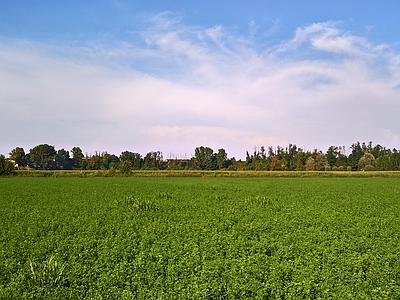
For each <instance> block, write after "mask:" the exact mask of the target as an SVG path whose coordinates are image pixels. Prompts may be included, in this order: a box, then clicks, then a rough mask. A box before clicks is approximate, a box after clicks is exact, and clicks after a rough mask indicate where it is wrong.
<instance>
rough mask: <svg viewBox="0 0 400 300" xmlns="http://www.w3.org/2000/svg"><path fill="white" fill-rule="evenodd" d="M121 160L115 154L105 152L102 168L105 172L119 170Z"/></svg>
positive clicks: (102, 157) (102, 155)
mask: <svg viewBox="0 0 400 300" xmlns="http://www.w3.org/2000/svg"><path fill="white" fill-rule="evenodd" d="M118 164H119V158H118V156H116V155H115V154H110V153H107V152H103V153H102V154H101V168H102V169H105V170H110V169H117V168H118Z"/></svg>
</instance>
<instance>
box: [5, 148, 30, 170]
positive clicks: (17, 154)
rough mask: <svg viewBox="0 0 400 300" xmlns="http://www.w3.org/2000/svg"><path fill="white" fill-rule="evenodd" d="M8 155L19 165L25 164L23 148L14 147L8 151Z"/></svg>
mask: <svg viewBox="0 0 400 300" xmlns="http://www.w3.org/2000/svg"><path fill="white" fill-rule="evenodd" d="M9 155H10V159H12V160H13V161H14V162H15V163H16V164H17V165H18V166H19V167H24V166H26V154H25V151H24V148H21V147H16V148H15V149H13V150H11V151H10V153H9Z"/></svg>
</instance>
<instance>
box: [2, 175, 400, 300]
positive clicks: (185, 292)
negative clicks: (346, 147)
mask: <svg viewBox="0 0 400 300" xmlns="http://www.w3.org/2000/svg"><path fill="white" fill-rule="evenodd" d="M399 216H400V179H399V178H320V177H315V178H312V177H310V178H239V177H237V178H229V177H226V178H225V177H216V178H212V177H210V178H179V177H173V178H163V177H159V178H155V177H130V178H127V177H125V178H124V177H93V178H74V177H66V178H44V177H42V178H41V177H37V178H31V177H13V178H0V222H1V223H0V225H1V226H0V299H400V218H399Z"/></svg>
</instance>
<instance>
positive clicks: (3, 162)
mask: <svg viewBox="0 0 400 300" xmlns="http://www.w3.org/2000/svg"><path fill="white" fill-rule="evenodd" d="M13 172H14V164H13V163H12V162H11V161H10V160H8V159H6V158H5V157H4V155H3V154H0V176H3V175H10V174H12V173H13Z"/></svg>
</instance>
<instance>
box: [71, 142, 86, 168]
mask: <svg viewBox="0 0 400 300" xmlns="http://www.w3.org/2000/svg"><path fill="white" fill-rule="evenodd" d="M71 153H72V161H73V167H74V168H75V169H82V167H83V164H82V160H83V157H84V155H83V152H82V149H81V148H79V147H74V148H72V150H71Z"/></svg>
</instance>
